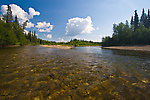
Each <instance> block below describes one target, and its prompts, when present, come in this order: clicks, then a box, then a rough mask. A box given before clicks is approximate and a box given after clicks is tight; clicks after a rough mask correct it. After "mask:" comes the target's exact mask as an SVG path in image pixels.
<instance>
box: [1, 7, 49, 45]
mask: <svg viewBox="0 0 150 100" xmlns="http://www.w3.org/2000/svg"><path fill="white" fill-rule="evenodd" d="M27 22H28V21H25V22H24V23H23V25H20V24H19V21H18V18H17V16H15V18H13V16H12V11H11V7H10V6H9V5H8V9H7V14H6V15H2V18H1V17H0V47H5V46H7V45H26V44H40V43H42V42H41V41H43V42H46V41H45V40H42V39H38V38H37V36H36V32H35V31H34V32H31V31H29V32H28V33H25V32H24V30H25V27H26V25H27Z"/></svg>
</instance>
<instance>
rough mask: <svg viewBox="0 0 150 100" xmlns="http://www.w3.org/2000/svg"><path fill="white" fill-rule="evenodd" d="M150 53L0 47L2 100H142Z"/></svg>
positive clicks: (147, 91)
mask: <svg viewBox="0 0 150 100" xmlns="http://www.w3.org/2000/svg"><path fill="white" fill-rule="evenodd" d="M149 97H150V52H141V51H140V52H137V51H120V50H107V49H101V48H100V47H76V48H73V49H71V50H59V49H55V48H44V47H40V46H24V47H17V48H7V49H0V100H3V99H4V100H5V99H13V100H16V99H18V100H24V99H25V100H26V99H31V100H33V99H35V100H45V99H54V100H63V99H65V100H76V99H77V100H101V99H105V100H111V99H120V100H122V99H123V100H124V99H126V100H134V99H137V100H143V99H147V100H148V99H149Z"/></svg>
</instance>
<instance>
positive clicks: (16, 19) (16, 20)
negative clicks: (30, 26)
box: [15, 15, 19, 25]
mask: <svg viewBox="0 0 150 100" xmlns="http://www.w3.org/2000/svg"><path fill="white" fill-rule="evenodd" d="M15 23H16V24H17V25H19V22H18V18H17V15H16V16H15Z"/></svg>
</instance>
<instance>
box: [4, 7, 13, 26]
mask: <svg viewBox="0 0 150 100" xmlns="http://www.w3.org/2000/svg"><path fill="white" fill-rule="evenodd" d="M12 21H13V16H12V11H11V7H10V6H9V5H8V9H7V16H6V23H9V22H12Z"/></svg>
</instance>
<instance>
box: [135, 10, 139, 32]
mask: <svg viewBox="0 0 150 100" xmlns="http://www.w3.org/2000/svg"><path fill="white" fill-rule="evenodd" d="M138 27H139V17H138V14H137V10H135V15H134V31H135V30H136V29H137V28H138Z"/></svg>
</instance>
